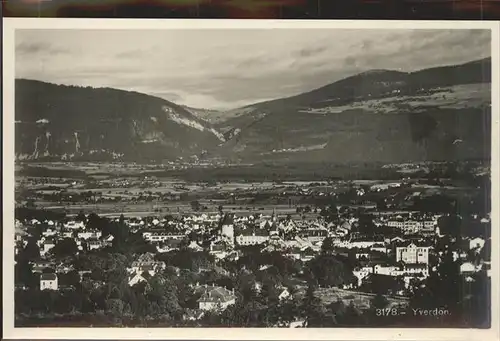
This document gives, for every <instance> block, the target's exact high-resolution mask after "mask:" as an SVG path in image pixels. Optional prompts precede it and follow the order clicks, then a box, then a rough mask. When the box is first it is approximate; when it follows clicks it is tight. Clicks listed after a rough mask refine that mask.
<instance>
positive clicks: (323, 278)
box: [307, 254, 353, 286]
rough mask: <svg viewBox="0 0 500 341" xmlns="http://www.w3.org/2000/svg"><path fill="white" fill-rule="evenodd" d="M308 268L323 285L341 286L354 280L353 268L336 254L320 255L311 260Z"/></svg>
mask: <svg viewBox="0 0 500 341" xmlns="http://www.w3.org/2000/svg"><path fill="white" fill-rule="evenodd" d="M307 269H308V270H309V271H310V273H311V274H312V276H313V277H314V278H315V280H317V282H318V284H320V285H322V286H341V285H343V284H349V283H351V281H352V280H353V274H352V269H351V268H350V267H349V266H348V264H346V263H345V262H344V261H343V260H341V259H340V258H338V257H337V256H334V255H327V254H320V255H318V256H317V257H315V258H313V259H312V260H310V261H309V263H308V265H307Z"/></svg>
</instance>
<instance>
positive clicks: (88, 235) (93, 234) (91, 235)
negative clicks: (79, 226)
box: [77, 230, 102, 240]
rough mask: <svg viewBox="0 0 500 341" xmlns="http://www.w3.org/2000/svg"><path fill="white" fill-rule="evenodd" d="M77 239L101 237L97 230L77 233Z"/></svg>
mask: <svg viewBox="0 0 500 341" xmlns="http://www.w3.org/2000/svg"><path fill="white" fill-rule="evenodd" d="M77 236H78V238H80V239H85V240H87V239H91V238H92V239H99V238H101V236H102V232H101V231H99V230H86V231H81V232H78V233H77Z"/></svg>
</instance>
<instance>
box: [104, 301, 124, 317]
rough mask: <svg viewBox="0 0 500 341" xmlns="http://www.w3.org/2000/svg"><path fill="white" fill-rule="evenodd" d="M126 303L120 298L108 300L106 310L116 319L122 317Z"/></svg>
mask: <svg viewBox="0 0 500 341" xmlns="http://www.w3.org/2000/svg"><path fill="white" fill-rule="evenodd" d="M124 307H125V303H124V302H123V301H122V300H121V299H119V298H111V299H108V300H106V308H107V309H106V310H107V311H108V312H109V313H110V314H111V315H112V316H114V317H122V316H123V309H124Z"/></svg>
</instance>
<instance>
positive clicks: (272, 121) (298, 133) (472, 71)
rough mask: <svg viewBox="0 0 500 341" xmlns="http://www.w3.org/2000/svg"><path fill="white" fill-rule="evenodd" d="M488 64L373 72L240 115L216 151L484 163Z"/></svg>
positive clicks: (285, 156)
mask: <svg viewBox="0 0 500 341" xmlns="http://www.w3.org/2000/svg"><path fill="white" fill-rule="evenodd" d="M490 83H491V60H490V59H483V60H478V61H474V62H470V63H466V64H463V65H455V66H445V67H438V68H432V69H426V70H421V71H417V72H413V73H404V72H398V71H389V70H374V71H370V72H365V73H361V74H358V75H355V76H352V77H348V78H345V79H342V80H339V81H337V82H335V83H332V84H329V85H326V86H324V87H321V88H319V89H316V90H313V91H310V92H307V93H303V94H300V95H297V96H293V97H289V98H282V99H277V100H273V101H267V102H262V103H257V104H254V105H250V106H247V107H245V108H242V109H241V112H244V114H241V115H239V116H237V117H234V118H231V119H229V120H227V121H225V122H222V123H220V124H219V129H220V130H221V131H223V132H224V133H225V136H226V139H227V140H228V141H227V142H226V143H225V144H224V146H223V147H222V148H220V149H219V150H218V151H217V153H220V154H222V155H232V153H234V152H235V151H237V152H238V153H239V156H240V157H242V158H249V159H254V160H261V159H262V158H270V159H285V160H301V161H330V162H335V161H338V162H349V161H362V162H365V161H369V162H372V161H381V162H408V161H426V160H456V159H469V158H489V156H490V142H489V141H490V127H491V124H490V121H491V117H490V116H491V108H490V105H491V87H490Z"/></svg>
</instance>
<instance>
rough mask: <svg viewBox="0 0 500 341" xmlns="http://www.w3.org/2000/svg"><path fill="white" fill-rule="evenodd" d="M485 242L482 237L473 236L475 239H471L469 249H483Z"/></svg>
mask: <svg viewBox="0 0 500 341" xmlns="http://www.w3.org/2000/svg"><path fill="white" fill-rule="evenodd" d="M485 243H486V241H485V240H484V239H483V238H481V237H476V238H473V239H471V240H469V250H478V251H481V249H482V248H483V247H484V244H485Z"/></svg>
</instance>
